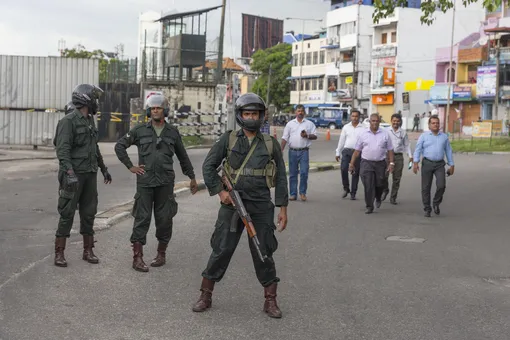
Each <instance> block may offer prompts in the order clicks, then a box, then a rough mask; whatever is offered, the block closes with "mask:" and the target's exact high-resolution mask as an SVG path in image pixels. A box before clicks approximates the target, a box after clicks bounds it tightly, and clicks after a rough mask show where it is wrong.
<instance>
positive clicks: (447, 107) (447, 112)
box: [444, 1, 458, 134]
mask: <svg viewBox="0 0 510 340" xmlns="http://www.w3.org/2000/svg"><path fill="white" fill-rule="evenodd" d="M455 7H456V6H455V1H454V2H453V15H452V38H451V43H450V66H449V67H448V73H447V74H448V93H447V94H446V99H447V100H446V113H445V115H444V116H445V122H444V133H446V134H448V121H449V116H450V101H451V100H452V98H451V92H452V67H453V35H454V33H455ZM457 65H458V62H457ZM455 69H457V67H455ZM455 77H457V72H455Z"/></svg>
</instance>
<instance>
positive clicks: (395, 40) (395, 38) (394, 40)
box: [391, 32, 397, 43]
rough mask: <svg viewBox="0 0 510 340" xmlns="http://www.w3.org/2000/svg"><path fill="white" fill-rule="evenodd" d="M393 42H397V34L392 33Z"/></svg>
mask: <svg viewBox="0 0 510 340" xmlns="http://www.w3.org/2000/svg"><path fill="white" fill-rule="evenodd" d="M391 42H392V43H396V42H397V32H391Z"/></svg>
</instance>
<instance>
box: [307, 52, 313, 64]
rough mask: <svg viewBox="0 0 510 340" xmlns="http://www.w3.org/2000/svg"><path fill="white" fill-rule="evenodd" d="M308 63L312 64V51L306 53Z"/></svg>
mask: <svg viewBox="0 0 510 340" xmlns="http://www.w3.org/2000/svg"><path fill="white" fill-rule="evenodd" d="M306 65H312V52H308V53H306Z"/></svg>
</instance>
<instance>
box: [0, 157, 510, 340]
mask: <svg viewBox="0 0 510 340" xmlns="http://www.w3.org/2000/svg"><path fill="white" fill-rule="evenodd" d="M326 153H327V152H326ZM456 163H457V166H456V172H455V175H454V176H453V177H451V178H448V180H447V191H446V196H445V202H444V203H443V205H442V206H441V208H442V214H441V215H440V216H433V217H432V218H429V219H427V218H425V217H423V212H422V207H421V204H420V201H421V199H420V185H419V183H420V181H419V176H415V175H413V174H412V173H410V172H407V171H406V172H405V175H404V178H403V183H402V188H401V192H400V196H399V200H400V202H401V204H400V205H398V206H391V205H390V204H388V203H387V202H385V203H383V206H382V207H381V209H379V210H377V211H376V213H374V214H372V215H365V214H364V213H363V211H364V204H363V200H362V194H360V197H359V198H360V199H359V200H358V201H350V200H341V199H340V198H339V195H340V193H341V185H340V183H339V177H340V176H339V174H338V171H331V172H324V173H314V174H311V175H310V190H309V193H308V196H309V201H308V202H305V203H304V202H300V201H297V202H291V205H290V207H289V218H290V221H289V226H288V230H286V231H285V232H283V233H281V234H278V235H277V236H278V240H279V249H278V251H277V253H276V255H275V260H276V263H277V270H278V273H279V276H280V277H281V279H282V282H281V284H280V286H279V297H278V299H279V304H280V307H281V308H282V310H283V313H284V318H283V319H281V320H272V319H269V318H267V317H266V316H265V315H264V314H263V313H262V305H263V291H262V288H261V287H260V285H259V284H258V282H257V281H256V278H255V274H254V272H253V266H252V263H251V258H250V256H249V252H248V249H247V241H246V238H245V237H243V241H242V242H241V243H240V246H239V249H238V251H237V252H236V254H235V255H234V258H233V260H232V262H231V266H230V269H229V271H228V272H227V275H226V276H225V278H224V281H222V282H221V283H220V284H218V285H217V288H216V290H215V292H214V296H213V308H212V309H211V310H209V311H208V312H206V313H204V314H194V313H192V312H191V310H190V308H191V305H192V304H193V302H195V301H196V299H197V297H198V294H199V292H198V288H199V285H200V273H201V271H202V270H203V268H204V266H205V264H206V261H207V258H208V256H209V253H210V248H209V247H210V246H209V240H210V236H211V233H212V228H213V224H214V220H215V218H216V215H217V209H218V200H217V199H216V198H211V197H209V196H208V194H207V193H206V192H201V193H199V194H197V195H196V196H189V197H180V198H179V199H178V202H179V213H178V215H177V216H176V218H175V222H174V225H175V227H174V228H175V229H174V237H173V240H172V242H171V245H170V247H169V251H168V253H167V254H168V263H167V265H166V266H165V267H162V268H158V269H153V268H151V271H150V272H149V273H147V274H145V273H138V272H135V271H133V270H132V269H131V260H132V254H131V248H130V245H129V240H128V238H129V234H130V230H131V226H132V221H131V220H127V221H125V222H123V223H121V224H119V225H117V226H115V227H113V228H111V229H109V230H106V231H103V232H100V233H98V236H97V238H98V243H97V244H96V253H97V254H98V256H99V257H100V258H101V264H100V265H91V264H88V263H85V262H84V261H82V260H81V259H80V254H81V249H80V248H81V245H79V244H76V245H73V246H70V247H69V249H68V250H67V259H68V262H69V267H68V268H57V267H54V266H53V265H52V260H53V259H52V256H51V249H50V248H51V246H49V243H50V239H51V234H52V232H53V228H54V225H49V226H46V224H48V223H49V222H51V218H50V217H49V215H50V214H51V212H52V211H51V212H50V211H46V212H43V213H41V214H40V215H35V214H34V213H33V212H31V211H27V210H26V209H25V210H22V211H20V212H19V215H18V216H17V218H19V219H20V220H25V223H22V224H18V223H17V222H16V221H13V222H14V223H15V224H16V228H11V229H13V230H9V231H8V232H3V233H2V235H5V237H6V238H8V240H5V239H4V240H3V241H2V243H1V244H0V249H1V250H0V251H1V253H2V257H3V259H4V261H2V263H4V262H7V263H8V264H12V265H14V267H15V266H16V264H19V263H24V262H23V259H24V258H26V257H27V256H33V257H34V259H32V260H31V261H28V262H27V263H30V264H29V265H27V266H25V268H24V269H25V270H24V271H23V272H22V273H21V274H19V275H12V274H8V276H9V278H8V281H7V282H6V281H5V278H6V276H5V274H4V272H5V271H6V270H7V268H6V267H5V265H4V264H2V266H3V267H2V268H1V271H0V273H2V274H1V275H2V283H0V338H1V339H6V340H11V339H13V340H17V339H34V338H45V339H105V340H106V339H116V340H117V339H236V340H237V339H292V340H301V339H303V340H305V339H306V340H309V339H349V340H351V339H374V340H381V339H391V340H409V339H416V340H419V339H423V340H430V339H459V340H482V339H506V338H508V334H509V332H510V321H509V318H508V313H509V311H510V298H509V296H510V279H509V277H510V261H508V259H509V258H510V247H508V240H509V239H510V229H509V228H508V199H507V197H508V192H510V181H508V168H509V165H510V164H509V161H508V156H465V155H456ZM4 183H5V182H4ZM4 183H2V185H4ZM21 183H23V182H21ZM37 184H38V186H39V185H40V184H41V183H37ZM125 185H128V186H129V185H131V184H125ZM34 186H35V183H34ZM38 186H36V187H38ZM3 190H4V189H2V192H4V191H3ZM28 192H32V191H30V190H29V191H28ZM2 196H4V195H2ZM18 196H19V194H18ZM9 197H10V199H4V198H2V200H3V201H2V202H1V203H2V204H1V207H2V213H3V214H4V213H5V210H6V207H11V208H12V207H16V205H15V203H14V202H17V203H18V205H17V207H19V204H20V202H23V201H25V200H28V204H29V206H30V205H33V206H34V207H37V206H40V205H36V204H35V203H37V202H40V201H41V200H44V198H46V200H53V201H52V203H51V205H54V198H50V197H44V196H43V195H42V194H39V193H35V192H34V193H33V194H32V195H31V197H29V198H23V199H22V198H20V197H15V196H12V195H10V196H9ZM9 204H10V205H9ZM32 208H33V207H30V208H27V209H32ZM22 209H24V208H22ZM24 214H27V215H29V216H31V217H30V218H29V217H25V216H23V215H24ZM9 216H11V217H10V218H11V219H12V218H13V216H16V215H12V214H11V215H9ZM35 216H40V217H39V219H36V217H35ZM43 216H46V219H44V217H43ZM2 217H3V218H2V220H3V221H4V223H2V228H5V226H4V224H5V222H6V221H9V220H7V219H6V218H7V217H6V215H3V216H2ZM54 218H56V216H55V217H54ZM43 221H45V222H43ZM34 223H35V225H34ZM43 224H44V225H43ZM17 228H26V229H27V230H25V231H23V230H21V231H20V230H17ZM29 229H32V231H30V230H29ZM34 230H35V232H41V233H43V231H42V230H47V231H46V234H44V233H43V234H42V235H38V236H34V237H35V238H36V239H37V241H38V244H39V249H40V251H39V254H38V256H39V257H37V256H35V253H30V252H34V249H35V247H25V248H26V249H27V251H23V249H22V247H23V244H27V242H30V236H31V235H32V234H33V232H34ZM153 232H154V229H151V232H150V237H149V245H148V247H146V248H145V254H146V256H145V257H146V259H147V260H150V259H151V258H152V257H153V255H154V251H155V242H154V237H153V236H152V235H153ZM36 234H37V233H36ZM11 235H12V236H11ZM390 236H401V237H403V240H404V241H411V240H412V239H411V238H422V239H424V243H414V242H398V241H388V240H386V238H387V237H390ZM10 244H11V245H12V244H14V245H15V244H17V245H18V248H16V247H14V246H13V247H12V248H11V249H12V250H11V251H6V250H4V249H5V248H4V247H5V245H10ZM27 252H28V253H27ZM44 256H47V257H44ZM36 258H37V260H35V259H36ZM35 261H37V262H35ZM19 269H21V267H20V268H19Z"/></svg>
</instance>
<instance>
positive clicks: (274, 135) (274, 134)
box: [273, 126, 278, 139]
mask: <svg viewBox="0 0 510 340" xmlns="http://www.w3.org/2000/svg"><path fill="white" fill-rule="evenodd" d="M273 131H274V132H273V137H274V139H278V137H277V136H276V126H275V127H274V129H273Z"/></svg>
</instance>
